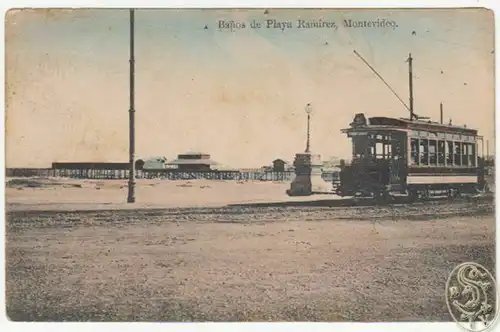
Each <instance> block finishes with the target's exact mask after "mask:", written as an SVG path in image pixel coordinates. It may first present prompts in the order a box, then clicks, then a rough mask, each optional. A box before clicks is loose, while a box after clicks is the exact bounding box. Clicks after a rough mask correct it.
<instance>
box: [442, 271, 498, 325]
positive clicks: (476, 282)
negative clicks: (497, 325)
mask: <svg viewBox="0 0 500 332" xmlns="http://www.w3.org/2000/svg"><path fill="white" fill-rule="evenodd" d="M497 294H498V291H497V288H496V283H495V278H493V275H492V274H491V273H490V271H488V270H487V269H486V268H485V267H484V266H482V265H480V264H477V263H472V262H467V263H462V264H460V265H458V266H457V267H455V268H454V269H453V271H452V272H451V273H450V275H449V277H448V280H447V282H446V305H447V306H448V311H449V312H450V315H451V316H452V317H453V320H454V321H455V322H457V323H458V324H459V325H460V326H461V327H462V328H463V329H465V330H467V331H473V332H480V331H486V330H487V329H489V328H491V327H492V325H493V323H494V322H495V320H496V318H497V316H498V315H497V314H498V306H497V299H498V296H497Z"/></svg>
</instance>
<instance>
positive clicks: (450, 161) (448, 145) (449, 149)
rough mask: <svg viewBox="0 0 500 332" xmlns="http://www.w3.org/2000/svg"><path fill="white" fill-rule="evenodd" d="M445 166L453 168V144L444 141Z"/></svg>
mask: <svg viewBox="0 0 500 332" xmlns="http://www.w3.org/2000/svg"><path fill="white" fill-rule="evenodd" d="M445 148H446V152H445V154H446V165H447V166H453V142H450V141H446V145H445Z"/></svg>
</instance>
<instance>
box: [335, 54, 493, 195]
mask: <svg viewBox="0 0 500 332" xmlns="http://www.w3.org/2000/svg"><path fill="white" fill-rule="evenodd" d="M354 53H355V54H356V55H357V56H358V57H359V58H360V59H361V60H362V61H363V62H364V63H365V64H366V65H367V66H368V67H369V68H370V69H371V70H372V71H373V72H374V73H375V74H376V75H377V77H379V78H380V79H381V80H382V81H383V82H384V84H385V85H386V86H387V87H388V88H389V89H390V90H391V91H392V93H393V94H394V95H396V97H397V98H398V99H399V101H400V102H401V103H402V104H403V105H404V106H405V107H406V108H407V109H408V111H409V113H410V117H409V118H390V117H384V116H375V117H370V118H367V117H366V116H365V114H363V113H358V114H356V115H355V116H354V120H353V121H352V122H351V123H350V127H349V128H346V129H342V130H341V131H342V133H344V134H346V135H347V137H348V138H350V139H351V142H352V162H351V164H350V165H345V164H343V165H341V171H340V175H339V178H338V180H337V181H335V182H334V191H335V192H336V194H337V195H340V196H363V197H366V196H368V197H375V198H388V197H396V196H407V197H410V198H412V199H422V198H423V199H425V198H430V197H435V196H448V197H457V196H462V195H466V194H476V193H478V192H485V191H488V185H487V183H486V181H485V165H484V162H483V160H484V158H483V159H481V158H479V156H478V142H481V143H483V140H482V137H481V136H479V135H478V131H477V130H476V129H471V128H467V126H466V125H464V126H457V125H452V124H451V120H450V123H449V124H444V123H443V109H442V104H441V121H440V122H433V121H431V120H429V118H427V117H420V116H418V115H417V114H415V113H414V111H413V74H412V61H413V58H412V56H411V54H410V55H409V57H408V59H407V62H408V66H409V90H410V91H409V97H410V98H409V106H407V105H406V104H405V103H404V102H403V100H402V99H401V98H400V97H399V96H398V95H397V93H396V92H395V91H394V90H393V89H392V88H391V87H390V86H389V85H388V84H387V82H386V81H385V80H384V79H383V78H382V76H381V75H380V74H379V73H378V72H377V71H376V70H375V69H374V68H373V67H372V66H370V64H368V62H366V60H365V59H363V57H362V56H361V55H360V54H359V53H357V52H356V51H354ZM482 146H483V145H482ZM483 157H484V154H483Z"/></svg>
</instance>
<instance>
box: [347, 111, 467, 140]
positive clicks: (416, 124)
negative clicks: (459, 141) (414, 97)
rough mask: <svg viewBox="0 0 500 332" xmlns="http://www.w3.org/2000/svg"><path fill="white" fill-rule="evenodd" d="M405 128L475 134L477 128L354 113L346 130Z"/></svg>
mask: <svg viewBox="0 0 500 332" xmlns="http://www.w3.org/2000/svg"><path fill="white" fill-rule="evenodd" d="M370 128H372V129H391V128H394V129H395V130H397V129H405V130H408V129H409V130H426V131H431V132H444V133H460V134H467V135H473V136H477V130H476V129H472V128H467V127H465V126H456V125H449V124H442V123H439V122H433V121H423V120H410V119H405V118H389V117H382V116H376V117H370V118H369V120H368V121H366V118H365V117H364V114H362V113H360V114H356V116H355V117H354V121H353V122H352V123H351V128H349V129H347V130H346V131H352V130H356V129H370Z"/></svg>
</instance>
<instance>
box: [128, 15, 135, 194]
mask: <svg viewBox="0 0 500 332" xmlns="http://www.w3.org/2000/svg"><path fill="white" fill-rule="evenodd" d="M129 62H130V108H129V111H128V114H129V163H130V165H129V174H128V197H127V203H135V160H134V159H135V105H134V103H135V99H134V93H135V81H134V78H135V59H134V10H133V9H130V60H129Z"/></svg>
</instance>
